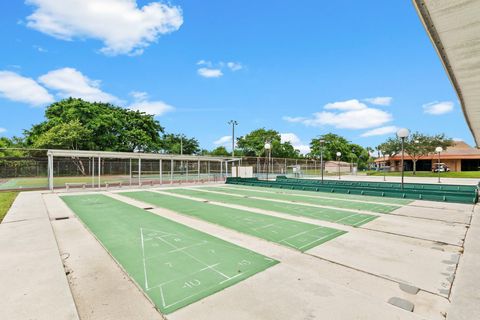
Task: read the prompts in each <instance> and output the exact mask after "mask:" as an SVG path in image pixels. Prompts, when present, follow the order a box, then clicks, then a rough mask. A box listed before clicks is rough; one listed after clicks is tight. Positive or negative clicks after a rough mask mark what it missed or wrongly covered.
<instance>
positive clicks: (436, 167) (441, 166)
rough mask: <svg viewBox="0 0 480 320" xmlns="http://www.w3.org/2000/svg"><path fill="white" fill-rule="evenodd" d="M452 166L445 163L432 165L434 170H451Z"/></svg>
mask: <svg viewBox="0 0 480 320" xmlns="http://www.w3.org/2000/svg"><path fill="white" fill-rule="evenodd" d="M449 171H450V168H449V167H448V166H447V165H446V164H445V163H442V162H440V163H438V162H436V163H434V164H433V166H432V172H449Z"/></svg>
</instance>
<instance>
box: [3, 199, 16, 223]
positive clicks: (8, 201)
mask: <svg viewBox="0 0 480 320" xmlns="http://www.w3.org/2000/svg"><path fill="white" fill-rule="evenodd" d="M17 194H18V192H0V222H2V220H3V217H5V215H6V214H7V211H8V209H10V206H11V205H12V203H13V200H15V198H16V197H17Z"/></svg>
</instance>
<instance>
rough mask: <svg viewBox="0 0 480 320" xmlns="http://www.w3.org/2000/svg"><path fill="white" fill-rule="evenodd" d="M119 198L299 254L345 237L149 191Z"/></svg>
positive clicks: (302, 225) (340, 232)
mask: <svg viewBox="0 0 480 320" xmlns="http://www.w3.org/2000/svg"><path fill="white" fill-rule="evenodd" d="M121 194H122V195H124V196H127V197H131V198H133V199H136V200H140V201H143V202H147V203H149V204H152V205H154V206H156V207H160V208H165V209H169V210H172V211H175V212H177V213H180V214H184V215H188V216H192V217H196V218H199V219H201V220H205V221H208V222H212V223H214V224H217V225H220V226H223V227H227V228H230V229H233V230H237V231H239V232H242V233H246V234H249V235H252V236H255V237H258V238H262V239H265V240H268V241H272V242H276V243H278V244H281V245H284V246H288V247H291V248H294V249H296V250H299V251H302V252H303V251H306V250H308V249H311V248H313V247H316V246H318V245H320V244H322V243H324V242H327V241H329V240H331V239H334V238H336V237H338V236H340V235H342V234H344V233H346V231H342V230H337V229H333V228H327V227H320V226H316V225H313V224H309V223H304V222H298V221H292V220H287V219H282V218H278V217H272V216H269V215H264V214H258V213H253V212H249V211H244V210H239V209H233V208H227V207H223V206H218V205H213V204H209V203H204V202H199V201H195V200H190V199H185V198H179V197H175V196H174V195H172V196H169V195H164V194H160V193H156V192H150V191H136V192H122V193H121Z"/></svg>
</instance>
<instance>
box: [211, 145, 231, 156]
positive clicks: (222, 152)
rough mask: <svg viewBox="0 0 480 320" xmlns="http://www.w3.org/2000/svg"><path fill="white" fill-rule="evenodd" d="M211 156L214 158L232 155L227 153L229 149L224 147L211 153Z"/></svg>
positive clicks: (217, 148)
mask: <svg viewBox="0 0 480 320" xmlns="http://www.w3.org/2000/svg"><path fill="white" fill-rule="evenodd" d="M210 155H212V156H229V155H231V153H230V152H228V151H227V148H225V147H224V146H220V147H216V148H215V149H213V150H212V151H211V152H210Z"/></svg>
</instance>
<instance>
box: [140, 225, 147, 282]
mask: <svg viewBox="0 0 480 320" xmlns="http://www.w3.org/2000/svg"><path fill="white" fill-rule="evenodd" d="M140 239H141V242H142V258H143V275H144V277H145V289H146V290H147V291H148V279H147V266H146V263H145V245H144V243H143V229H142V228H140Z"/></svg>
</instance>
